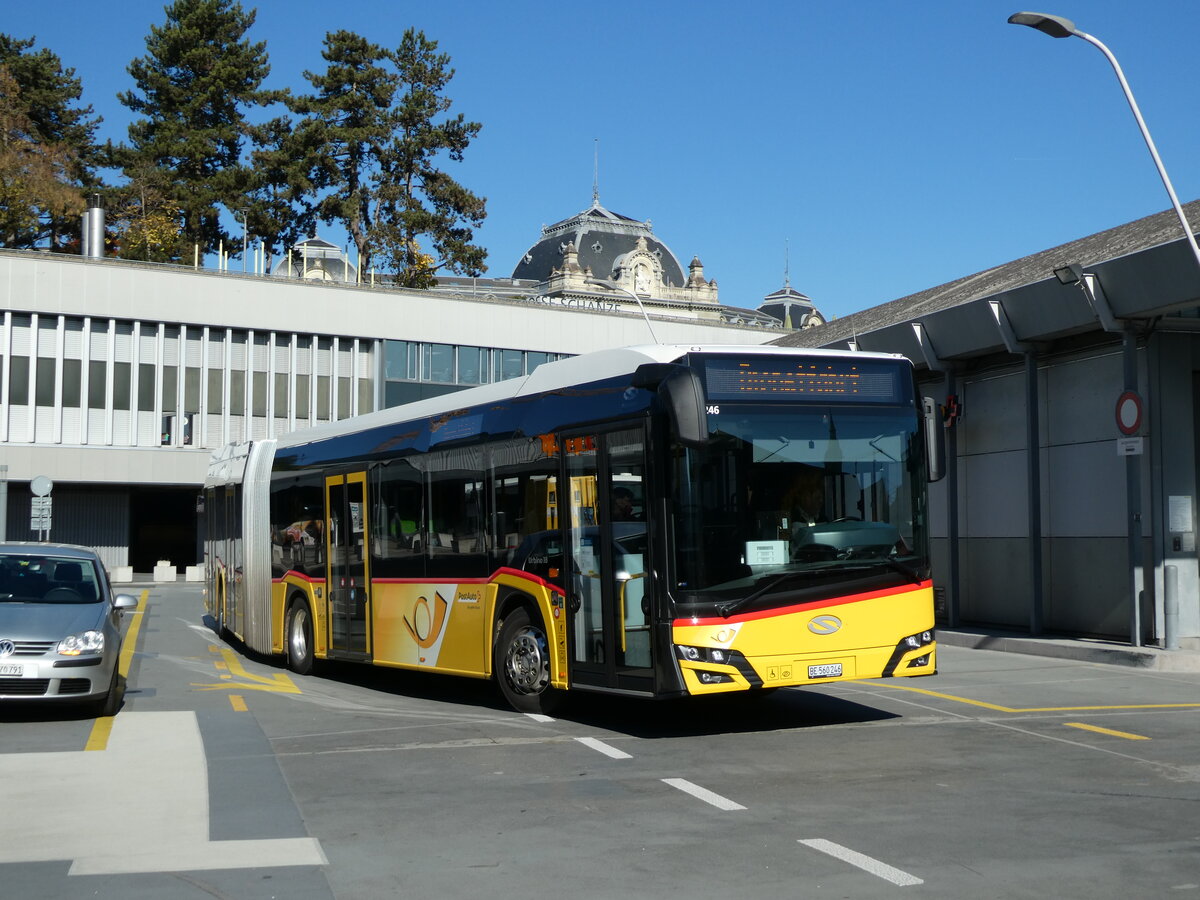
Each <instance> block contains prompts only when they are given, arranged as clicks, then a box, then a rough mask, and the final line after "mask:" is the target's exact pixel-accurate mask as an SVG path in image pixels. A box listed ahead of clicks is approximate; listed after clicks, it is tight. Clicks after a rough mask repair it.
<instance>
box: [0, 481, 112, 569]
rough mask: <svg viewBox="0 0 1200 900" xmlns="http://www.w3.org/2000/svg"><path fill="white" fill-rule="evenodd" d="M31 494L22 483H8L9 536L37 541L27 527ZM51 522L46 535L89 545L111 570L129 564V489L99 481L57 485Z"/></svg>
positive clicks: (53, 493)
mask: <svg viewBox="0 0 1200 900" xmlns="http://www.w3.org/2000/svg"><path fill="white" fill-rule="evenodd" d="M31 496H32V495H31V494H30V493H29V488H28V486H27V485H24V484H10V485H9V490H8V520H7V528H8V535H7V536H8V539H9V540H10V541H36V540H37V538H38V535H37V533H36V532H33V531H30V530H29V500H30V497H31ZM50 496H51V499H52V501H53V507H52V508H53V513H52V525H51V529H50V534H49V535H48V539H49V540H51V541H55V542H58V543H63V544H80V545H82V546H84V547H92V548H94V549H95V550H96V552H97V553H99V554H100V559H102V560H103V561H104V565H105V566H106V567H107V568H108V569H109V571H112V569H113V568H114V567H116V566H124V565H128V564H129V491H128V490H127V489H126V488H111V487H103V486H100V485H88V486H80V487H63V486H56V487H55V488H54V490H53V492H52V493H51V495H50Z"/></svg>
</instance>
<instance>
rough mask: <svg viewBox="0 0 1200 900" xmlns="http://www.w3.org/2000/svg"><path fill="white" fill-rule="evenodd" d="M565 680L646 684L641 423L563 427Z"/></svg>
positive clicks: (647, 568) (640, 687)
mask: <svg viewBox="0 0 1200 900" xmlns="http://www.w3.org/2000/svg"><path fill="white" fill-rule="evenodd" d="M561 447H562V450H563V457H564V459H565V466H566V479H565V481H564V483H563V488H562V489H561V490H560V491H559V492H558V493H559V498H558V501H559V509H560V510H565V515H564V516H563V517H562V522H561V524H562V527H563V528H564V529H565V530H566V533H567V546H568V547H569V548H570V550H571V552H570V553H569V554H567V563H566V564H567V568H568V574H567V579H566V582H567V585H568V587H567V590H568V591H569V592H570V597H569V602H568V604H567V606H568V609H569V610H570V620H569V631H570V635H571V640H570V645H571V653H572V666H571V672H572V676H571V677H572V683H574V684H579V685H591V686H595V687H605V688H612V689H620V690H627V691H638V692H652V691H653V690H654V678H653V674H654V671H653V660H652V658H651V635H652V633H653V632H652V630H651V627H650V611H651V607H650V603H649V598H650V597H651V596H652V594H651V589H650V585H649V578H650V577H651V576H650V573H651V572H652V567H651V565H650V555H649V554H650V540H649V530H648V527H647V526H648V523H647V521H646V519H647V513H648V512H649V508H648V506H649V504H648V503H647V502H646V493H645V474H646V463H645V430H644V428H643V427H642V426H641V425H640V424H639V425H638V426H637V427H635V428H624V429H622V430H620V431H608V432H600V433H595V432H593V433H572V434H564V435H563V436H562V440H561Z"/></svg>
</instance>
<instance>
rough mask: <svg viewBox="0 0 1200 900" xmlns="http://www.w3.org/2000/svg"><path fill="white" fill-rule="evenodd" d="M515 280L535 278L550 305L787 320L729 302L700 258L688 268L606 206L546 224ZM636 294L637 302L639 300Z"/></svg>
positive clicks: (736, 320)
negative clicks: (720, 295) (722, 299)
mask: <svg viewBox="0 0 1200 900" xmlns="http://www.w3.org/2000/svg"><path fill="white" fill-rule="evenodd" d="M512 277H513V279H516V280H520V281H528V282H533V283H534V284H535V285H536V287H535V288H534V291H533V297H532V299H535V300H536V301H538V302H541V303H545V304H547V305H551V306H575V307H579V306H583V307H587V308H593V309H601V310H605V309H606V310H610V311H632V312H639V303H640V308H641V309H644V310H645V312H646V314H647V315H649V316H654V317H656V318H659V317H663V318H683V319H691V320H697V319H699V320H706V321H711V322H713V323H723V324H738V325H747V326H751V327H755V326H757V327H762V328H779V327H780V321H782V320H778V319H776V318H775V317H773V316H771V315H769V314H762V313H759V312H757V311H755V310H749V309H739V308H735V307H727V306H723V305H722V304H721V303H720V301H719V299H718V296H717V282H716V280H715V279H714V280H711V281H710V280H708V279H706V278H705V276H704V264H703V263H701V262H700V258H699V257H698V256H693V257H692V261H691V262H690V263H689V264H688V267H687V272H686V274H685V272H684V268H683V266H682V265H681V264H680V262H679V258H678V257H676V256H675V254H674V253H672V252H671V249H670V248H669V247H668V246H667V245H666V244H665V243H663V241H662V240H661V239H659V237H658V236H657V235H655V233H654V229H653V226H652V225H651V223H650V220H648V219H647V220H646V221H639V220H637V219H634V218H631V217H629V216H624V215H621V214H620V213H615V212H612V211H611V210H608V209H605V208H604V207H603V206H601V205H600V200H599V197H598V196H597V194H596V193H595V192H594V191H593V195H592V205H591V206H590V207H588V208H587V209H585V210H583V211H582V212H580V213H578V214H576V215H574V216H571V217H570V218H568V219H563V220H562V221H560V222H556V223H555V224H553V225H547V226H544V227H543V228H542V234H541V237H539V238H538V240H537V241H536V242H535V243H534V244H533V246H531V247H530V248H529V249H528V250H527V251H526V252H525V254H524V255H523V256H522V257H521V259H520V260H518V262H517V265H516V267H515V268H514V269H513V273H512ZM635 298H636V302H635Z"/></svg>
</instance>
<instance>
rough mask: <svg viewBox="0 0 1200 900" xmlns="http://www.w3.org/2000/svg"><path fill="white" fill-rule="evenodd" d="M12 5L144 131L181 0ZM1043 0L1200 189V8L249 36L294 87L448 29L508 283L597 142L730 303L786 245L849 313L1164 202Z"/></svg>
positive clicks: (390, 28)
mask: <svg viewBox="0 0 1200 900" xmlns="http://www.w3.org/2000/svg"><path fill="white" fill-rule="evenodd" d="M1020 3H1032V4H1034V5H1033V6H1032V7H1030V6H1021V5H1019V4H1020ZM1041 3H1048V4H1049V5H1047V6H1040V5H1038V4H1041ZM5 6H6V8H5V12H4V17H3V20H2V21H0V29H3V30H4V31H5V32H7V33H9V34H12V35H15V36H17V37H31V36H36V38H37V43H38V46H42V47H48V48H50V49H51V50H53V51H54V52H56V53H57V54H58V55H59V56H60V57H61V58H62V59H63V62H64V63H65V64H66V65H68V66H71V67H73V68H74V69H75V70H76V74H77V75H78V76H79V77H80V78H81V79H82V80H83V85H84V99H85V100H86V101H87V102H90V103H91V104H92V105H93V106H94V107H95V109H96V111H97V112H98V113H100V114H101V115H103V116H104V119H105V122H104V124H103V125H102V136H103V137H111V138H114V139H124V138H125V136H126V131H125V128H126V126H127V124H128V122H129V116H128V114H127V110H125V109H124V107H122V106H121V105H120V104H119V103H118V102H117V100H116V94H117V92H118V91H121V90H127V89H129V88H131V87H132V82H131V80H130V78H129V76H128V74H127V73H126V66H127V65H128V63H129V62H130V60H132V59H134V58H135V57H137V56H141V55H143V54H144V53H145V37H146V35H147V34H148V32H149V28H150V25H151V24H161V23H162V22H163V21H164V14H163V6H164V4H163V2H162V0H122V2H121V3H119V4H103V3H96V2H95V0H88V2H77V0H61V2H59V3H55V4H52V5H51V6H46V7H44V6H41V5H40V4H33V3H21V4H17V3H9V4H6V5H5ZM243 6H245V7H247V8H250V7H253V6H254V4H253V3H250V2H245V0H243ZM1030 8H1032V9H1035V10H1038V11H1042V12H1049V13H1054V14H1057V15H1062V16H1066V17H1068V18H1071V19H1073V20H1074V21H1075V23H1076V25H1077V26H1078V27H1079V28H1080V29H1082V30H1084V31H1087V32H1090V33H1091V34H1093V35H1095V36H1096V37H1098V38H1099V39H1100V40H1102V41H1104V42H1105V43H1106V44H1107V45H1108V46H1109V47H1110V49H1112V51H1113V52H1114V53H1115V54H1116V56H1117V58H1118V59H1119V60H1120V62H1121V65H1122V66H1123V68H1124V70H1125V74H1126V76H1127V78H1128V79H1129V82H1130V85H1131V87H1132V89H1133V91H1134V93H1135V95H1136V96H1137V100H1138V103H1139V104H1140V106H1141V109H1142V113H1143V115H1144V116H1145V119H1146V122H1147V124H1148V125H1149V128H1150V130H1151V132H1152V134H1153V136H1154V139H1155V142H1156V143H1157V145H1158V149H1159V152H1160V154H1161V155H1162V158H1163V161H1164V163H1165V164H1166V166H1167V169H1168V171H1169V172H1170V175H1171V178H1172V180H1173V182H1174V184H1175V188H1176V191H1177V192H1178V194H1179V196H1180V199H1181V200H1182V201H1184V202H1187V201H1189V200H1192V199H1196V198H1197V197H1200V116H1197V114H1196V105H1197V104H1196V101H1195V80H1194V72H1195V69H1194V66H1192V65H1190V64H1189V63H1190V62H1191V61H1192V60H1194V58H1195V45H1196V40H1197V38H1198V37H1200V6H1198V5H1197V4H1196V2H1195V0H1142V2H1140V3H1137V4H1134V3H1131V2H1129V0H1011V2H1008V0H1004V2H997V0H929V2H924V3H915V2H900V0H794V2H765V0H740V2H737V3H731V2H714V0H689V2H680V0H658V2H656V0H640V2H636V0H635V2H626V0H606V2H604V3H600V4H595V3H592V4H587V3H583V4H580V3H576V4H571V3H562V2H542V0H493V2H484V0H478V2H469V0H435V2H429V0H423V2H420V3H415V2H408V0H390V2H364V0H340V2H337V3H329V2H327V0H323V2H319V3H318V2H314V0H290V2H286V3H283V2H275V0H269V2H262V3H260V4H258V5H257V10H258V19H257V23H256V24H255V26H254V28H253V29H252V30H251V32H250V35H249V36H250V37H251V38H252V39H253V40H265V41H266V42H267V50H268V52H269V54H270V60H271V66H272V73H271V77H270V79H269V81H268V85H269V86H276V87H282V86H291V87H294V88H296V89H300V90H304V89H307V88H308V83H307V81H305V80H304V79H303V76H302V73H303V71H304V70H306V69H307V70H312V71H318V70H321V69H323V61H322V60H321V57H320V52H321V44H322V40H323V38H324V35H325V34H326V32H328V31H333V30H337V29H342V28H344V29H349V30H353V31H357V32H359V33H361V34H363V35H365V36H366V37H368V38H369V39H371V40H373V41H376V42H378V43H381V44H385V45H388V46H396V45H397V44H398V43H399V41H400V36H401V35H402V34H403V32H404V29H405V28H407V27H409V26H415V27H417V28H419V29H422V30H424V31H425V33H426V35H427V36H428V37H430V38H432V39H434V40H437V41H438V42H439V45H440V49H441V50H443V51H445V52H447V53H449V54H450V56H451V57H452V60H453V65H454V67H455V69H456V72H457V74H456V76H455V78H454V80H453V81H452V82H451V84H450V87H449V89H448V91H447V94H448V96H450V97H451V98H452V99H453V100H454V101H455V105H454V108H453V111H454V112H462V113H464V114H465V115H466V116H467V117H468V118H469V119H474V120H476V121H478V122H481V123H482V125H483V130H482V132H481V134H480V136H479V138H478V139H477V140H476V141H475V143H474V144H472V146H471V147H470V148H469V149H468V151H467V155H466V159H465V160H464V161H463V162H462V163H457V164H453V163H451V164H449V165H448V166H447V168H448V170H449V171H450V172H452V173H453V174H454V175H455V177H457V178H458V179H459V180H460V181H462V182H463V183H464V184H466V185H467V186H468V187H470V188H471V189H472V190H474V191H476V192H477V193H479V194H482V195H484V196H486V197H487V198H488V218H487V222H486V223H485V225H484V226H483V228H482V229H481V230H480V231H479V232H478V233H477V237H478V239H479V241H480V243H482V244H483V245H484V246H485V247H487V248H488V250H489V259H488V264H489V274H491V275H499V276H507V275H510V274H511V272H512V269H513V267H514V265H515V264H516V262H517V260H518V259H519V258H520V256H521V255H522V254H523V253H524V252H525V250H526V249H528V247H529V246H530V245H532V244H533V243H534V242H535V241H536V240H537V239H538V236H539V233H540V228H541V226H542V225H545V224H550V223H552V222H555V221H558V220H560V219H563V218H566V217H568V216H571V215H573V214H575V213H576V212H579V211H580V210H582V209H585V208H586V207H587V206H588V205H589V204H590V203H591V194H592V176H593V151H594V149H595V141H596V140H597V139H598V140H599V156H600V165H599V176H600V177H599V183H600V201H601V203H602V204H603V205H604V206H606V207H607V208H609V209H611V210H613V211H615V212H619V213H622V214H624V215H628V216H633V217H636V218H638V219H650V220H652V221H653V225H654V230H655V233H656V234H657V235H658V236H659V237H660V239H662V240H663V241H664V242H665V243H666V244H667V245H668V246H669V247H671V249H672V250H673V251H674V252H675V255H676V256H678V257H679V259H680V261H681V262H682V263H683V264H684V265H685V266H686V265H687V263H688V262H689V261H690V260H691V258H692V257H693V256H699V257H700V259H701V260H702V261H703V263H704V266H705V274H706V276H707V277H709V278H715V279H717V281H718V283H719V285H720V297H721V300H722V301H723V302H724V303H727V304H731V305H736V306H748V307H753V306H756V305H757V304H758V303H759V302H760V300H761V298H762V297H763V296H764V295H765V294H767V293H769V292H771V291H773V290H775V289H776V288H778V287H780V286H781V285H782V283H783V279H784V265H785V252H786V254H787V256H788V257H789V258H790V280H791V284H792V286H793V287H795V288H797V289H798V290H801V291H803V292H805V293H806V294H808V295H809V296H810V297H812V299H813V300H814V302H815V303H816V304H817V306H818V307H819V308H820V309H821V310H822V311H823V312H825V313H826V315H831V316H843V315H847V314H849V313H851V312H855V311H857V310H860V309H864V308H867V307H870V306H875V305H878V304H880V303H884V302H886V301H888V300H892V299H895V298H897V297H902V296H906V295H908V294H911V293H914V292H917V291H920V290H924V289H925V288H929V287H933V286H936V285H939V284H943V283H945V282H948V281H951V280H954V279H956V278H959V277H961V276H964V275H969V274H972V273H974V272H978V271H981V270H984V269H987V268H990V267H992V266H995V265H998V264H1001V263H1004V262H1007V261H1009V260H1012V259H1017V258H1019V257H1021V256H1024V255H1026V254H1028V253H1032V252H1035V251H1038V250H1042V249H1045V248H1047V247H1051V246H1054V245H1056V244H1061V243H1064V242H1066V241H1070V240H1074V239H1075V238H1079V237H1083V236H1085V235H1088V234H1092V233H1094V232H1097V231H1101V230H1103V229H1105V228H1110V227H1112V226H1115V225H1120V224H1122V223H1124V222H1128V221H1132V220H1133V219H1137V218H1140V217H1141V216H1144V215H1148V214H1150V213H1153V212H1157V211H1159V210H1163V209H1167V208H1168V207H1169V205H1170V204H1169V201H1168V198H1167V195H1166V192H1165V190H1164V189H1163V186H1162V183H1161V181H1159V179H1158V175H1157V173H1156V171H1155V169H1154V166H1153V164H1152V161H1151V159H1150V155H1149V153H1148V152H1147V150H1146V146H1145V144H1144V143H1143V142H1142V139H1141V136H1140V134H1139V133H1138V131H1137V127H1136V125H1135V122H1134V119H1133V116H1132V115H1131V113H1130V111H1129V107H1128V106H1127V104H1126V102H1125V100H1124V97H1123V95H1122V94H1121V91H1120V87H1119V85H1118V83H1117V80H1116V78H1115V76H1114V74H1113V72H1112V69H1111V67H1110V66H1109V65H1108V63H1107V62H1106V61H1105V59H1104V57H1103V56H1102V55H1101V54H1100V52H1099V51H1097V50H1096V49H1095V48H1093V47H1091V46H1089V45H1088V44H1086V43H1085V42H1084V41H1081V40H1078V39H1075V38H1071V39H1066V40H1054V39H1052V38H1049V37H1047V36H1045V35H1042V34H1040V33H1038V32H1035V31H1033V30H1031V29H1029V28H1022V27H1018V26H1013V25H1008V24H1007V23H1006V19H1007V18H1008V16H1009V14H1011V13H1013V12H1016V11H1018V10H1021V9H1030ZM1194 224H1196V225H1200V223H1194ZM321 234H322V236H323V237H327V238H328V239H330V240H333V241H334V242H335V243H342V241H343V240H344V238H343V236H342V235H340V234H339V233H337V232H336V231H335V230H334V229H332V228H329V229H324V230H323V231H322V232H321Z"/></svg>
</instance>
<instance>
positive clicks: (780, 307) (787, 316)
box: [758, 284, 825, 328]
mask: <svg viewBox="0 0 1200 900" xmlns="http://www.w3.org/2000/svg"><path fill="white" fill-rule="evenodd" d="M758 310H759V312H764V313H766V314H767V315H769V316H774V317H775V318H776V319H778V320H779V321H780V322H783V324H784V327H785V328H811V327H812V326H814V325H823V324H824V323H825V317H824V316H822V315H821V313H820V311H819V310H818V309H817V308H816V306H815V305H814V304H813V302H812V300H811V299H809V297H808V295H807V294H802V293H800V292H799V291H798V290H796V289H795V288H794V287H792V286H791V285H790V284H784V286H783V287H781V288H780V289H779V290H777V291H775V292H774V293H771V294H767V296H765V297H763V301H762V303H760V304H759V305H758Z"/></svg>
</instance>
